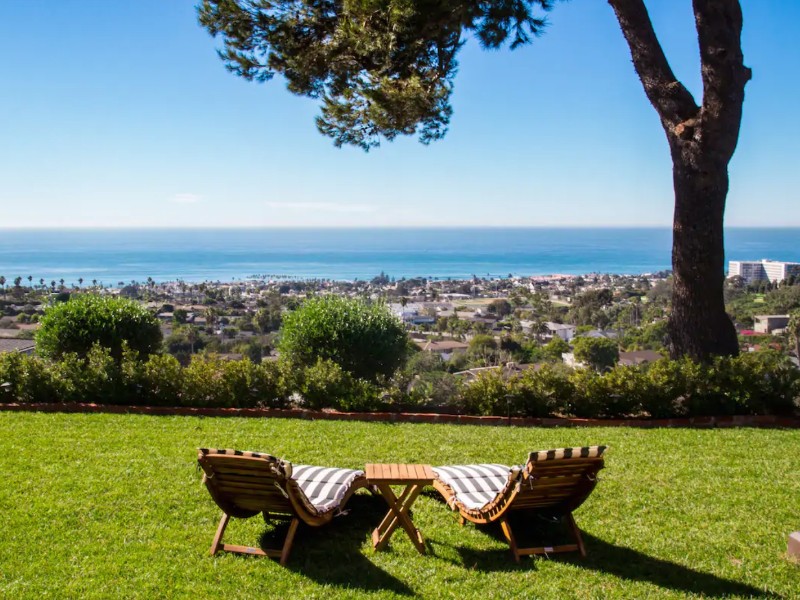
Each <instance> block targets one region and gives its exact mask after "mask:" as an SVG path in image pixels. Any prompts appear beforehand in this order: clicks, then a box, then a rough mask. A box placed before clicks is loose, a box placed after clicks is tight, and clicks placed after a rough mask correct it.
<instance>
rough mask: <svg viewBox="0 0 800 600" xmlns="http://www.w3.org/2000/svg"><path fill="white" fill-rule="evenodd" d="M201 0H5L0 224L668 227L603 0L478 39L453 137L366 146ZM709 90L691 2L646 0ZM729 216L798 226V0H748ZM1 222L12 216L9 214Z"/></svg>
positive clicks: (658, 166) (647, 119)
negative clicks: (488, 44)
mask: <svg viewBox="0 0 800 600" xmlns="http://www.w3.org/2000/svg"><path fill="white" fill-rule="evenodd" d="M194 4H195V2H194V0H136V1H135V2H132V1H125V0H24V1H21V0H0V56H3V60H2V61H0V115H2V117H0V139H2V141H3V143H2V144H0V228H15V227H54V228H66V227H209V226H216V227H298V226H301V227H302V226H308V227H339V226H353V227H413V226H439V227H441V226H512V225H513V226H669V225H670V224H671V222H672V209H673V194H672V175H671V168H672V166H671V161H670V158H669V152H668V148H667V143H666V139H665V136H664V133H663V131H662V129H661V126H660V124H659V121H658V118H657V116H656V113H655V111H654V110H653V108H652V107H651V106H650V104H649V103H648V101H647V99H646V97H645V95H644V92H643V91H642V88H641V84H640V83H639V81H638V79H637V77H636V75H635V72H634V70H633V67H632V65H631V61H630V54H629V51H628V48H627V46H626V44H625V41H624V39H623V37H622V34H621V32H620V30H619V26H618V24H617V22H616V20H615V17H614V14H613V12H612V10H611V8H610V7H609V6H608V4H607V2H605V1H602V0H571V1H570V2H564V3H558V4H557V5H556V7H555V9H554V10H553V11H552V12H551V13H550V15H549V27H548V30H547V32H546V33H545V34H544V35H543V36H542V37H540V38H538V39H536V40H534V42H533V44H531V45H529V46H526V47H523V48H520V49H518V50H515V51H513V52H512V51H510V50H508V49H504V50H500V51H488V52H487V51H483V50H481V49H480V48H479V47H478V45H477V44H476V43H474V42H469V43H467V45H466V46H465V48H464V49H463V50H462V52H461V54H460V58H459V63H460V68H459V73H458V75H457V78H456V82H455V92H454V95H453V98H452V102H453V108H454V114H453V117H452V119H451V123H450V131H449V133H448V135H447V137H446V138H445V139H444V140H441V141H439V142H435V143H433V144H431V145H429V146H425V145H422V144H420V143H419V142H418V141H417V140H416V139H415V138H403V139H398V140H395V141H394V142H384V143H383V144H382V145H381V147H380V148H377V149H374V150H372V151H370V152H369V153H364V152H363V151H362V150H359V149H356V148H342V149H339V148H336V147H334V145H333V143H332V141H331V139H329V138H327V137H324V136H322V135H321V134H319V133H318V132H317V130H316V127H315V125H314V117H315V115H316V114H317V113H318V105H317V104H316V103H315V102H314V101H313V100H310V99H306V98H301V97H298V96H294V95H292V94H290V93H289V92H288V91H286V89H285V85H284V82H283V81H282V80H281V79H280V78H278V77H276V78H275V79H273V80H272V81H271V82H269V83H266V84H257V83H251V82H247V81H245V80H243V79H240V78H237V77H235V76H234V75H232V74H230V73H228V72H227V71H226V70H225V68H224V66H223V64H222V62H221V61H220V60H219V59H218V57H217V56H216V52H215V49H216V48H218V47H219V46H220V41H219V40H214V39H213V38H211V37H210V36H209V35H208V33H207V32H206V31H205V30H204V29H202V28H201V27H200V26H199V25H198V24H197V19H196V13H195V8H194ZM647 5H648V8H649V10H650V14H651V18H652V20H653V22H654V25H655V28H656V31H657V34H658V35H659V38H660V40H661V42H662V45H663V47H664V49H665V52H666V54H667V57H668V58H669V60H670V63H671V65H672V67H673V69H674V71H675V72H676V75H677V76H678V78H679V79H680V80H681V81H683V83H684V84H685V85H686V86H687V87H688V88H689V89H690V90H691V91H692V92H693V93H694V94H695V98H696V99H697V101H698V102H699V101H700V99H701V90H702V86H701V81H700V72H699V58H698V50H697V39H696V31H695V29H694V21H693V16H692V13H691V1H690V0H647ZM742 9H743V12H744V32H743V49H744V55H745V64H747V65H748V66H750V67H751V68H752V69H753V79H752V81H751V82H750V83H749V84H748V86H747V88H746V99H745V105H744V117H743V122H742V130H741V135H740V138H739V146H738V149H737V151H736V154H735V155H734V158H733V160H732V162H731V165H730V176H731V190H730V193H729V196H728V209H727V212H726V223H727V225H729V226H800V202H798V201H797V200H798V192H797V190H798V189H800V168H798V167H799V166H800V161H799V160H798V158H800V156H799V154H800V112H798V110H797V106H798V105H797V98H798V97H799V96H800V77H796V74H797V65H798V64H800V42H799V41H798V38H797V35H796V27H797V23H798V22H800V2H798V1H797V0H742ZM0 235H1V233H0Z"/></svg>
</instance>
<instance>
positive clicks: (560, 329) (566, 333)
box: [545, 321, 578, 342]
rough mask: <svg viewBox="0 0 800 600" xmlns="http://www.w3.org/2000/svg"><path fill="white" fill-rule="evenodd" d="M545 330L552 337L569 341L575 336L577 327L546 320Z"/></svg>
mask: <svg viewBox="0 0 800 600" xmlns="http://www.w3.org/2000/svg"><path fill="white" fill-rule="evenodd" d="M545 326H546V327H547V330H548V331H549V332H550V335H551V336H552V337H556V336H558V337H560V338H561V339H562V340H564V341H565V342H569V341H570V340H572V338H574V337H575V334H576V333H577V331H578V328H577V327H576V326H575V325H566V324H564V323H552V322H550V321H548V322H547V323H545Z"/></svg>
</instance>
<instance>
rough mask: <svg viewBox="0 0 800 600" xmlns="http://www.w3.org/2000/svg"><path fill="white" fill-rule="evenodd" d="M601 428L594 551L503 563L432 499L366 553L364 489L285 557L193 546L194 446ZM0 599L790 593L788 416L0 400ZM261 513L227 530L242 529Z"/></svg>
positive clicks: (275, 448)
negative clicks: (628, 422)
mask: <svg viewBox="0 0 800 600" xmlns="http://www.w3.org/2000/svg"><path fill="white" fill-rule="evenodd" d="M599 443H602V444H608V445H609V446H610V450H609V451H608V453H607V460H606V469H605V470H604V471H603V472H602V473H601V474H602V475H603V477H602V480H601V481H600V483H599V485H598V487H597V489H596V490H595V493H594V494H593V495H592V496H591V497H590V498H589V500H588V501H587V503H586V504H584V506H583V507H581V508H580V509H579V510H578V511H577V512H576V518H577V521H578V524H579V525H580V526H581V528H582V529H583V530H584V532H585V534H586V536H585V537H586V542H587V549H588V552H589V556H588V557H587V558H586V559H583V560H581V559H580V558H579V557H577V556H571V555H561V556H560V557H558V558H554V559H547V558H531V559H528V560H525V561H523V564H522V565H519V566H518V565H516V564H514V562H513V561H512V560H511V558H510V555H509V553H508V551H507V547H506V546H505V545H504V544H503V543H502V542H501V541H499V540H498V539H497V535H496V534H497V532H496V531H495V530H494V529H492V528H489V529H477V528H475V527H474V526H472V525H467V526H466V527H463V528H462V527H459V526H458V524H457V523H456V520H455V516H454V514H453V513H451V512H450V511H449V510H448V509H447V508H446V506H445V505H444V504H442V502H440V501H439V500H438V499H437V497H436V495H435V494H433V493H431V494H429V495H427V494H426V495H425V496H423V497H421V498H420V499H419V500H418V501H417V503H416V504H415V510H414V520H415V523H416V524H417V525H418V526H419V527H420V529H421V530H422V532H423V534H424V535H425V537H426V539H427V541H428V542H429V544H430V553H429V555H427V556H420V555H418V554H417V553H416V551H415V550H414V549H413V547H412V545H411V543H410V542H409V540H408V539H407V538H406V537H405V535H404V533H403V532H402V531H398V532H397V533H396V534H395V536H394V537H393V538H392V542H391V544H390V547H389V550H388V551H387V552H384V553H379V554H376V553H374V552H373V551H372V549H371V547H370V544H369V541H368V540H369V534H370V531H371V529H372V528H373V527H374V526H375V525H376V524H377V522H378V521H379V520H380V518H381V516H382V515H383V513H384V512H385V506H384V505H383V504H382V500H380V499H379V498H374V497H372V496H370V495H369V494H367V493H364V494H363V495H362V493H359V494H358V495H357V496H355V498H354V499H353V500H352V501H351V505H350V508H351V509H352V512H351V513H350V514H349V515H347V516H344V517H341V518H337V519H336V520H335V521H334V523H333V524H332V525H331V526H330V527H327V528H323V529H319V530H309V529H307V528H306V529H302V528H301V530H300V533H299V534H298V538H297V540H296V542H295V546H294V550H293V553H292V556H291V558H290V561H289V565H288V566H287V567H286V568H282V567H280V566H279V565H278V564H277V563H276V562H274V561H272V560H270V559H263V558H254V557H244V556H238V555H218V556H216V557H214V558H212V557H210V556H209V555H208V547H209V545H210V543H211V539H212V537H213V535H214V531H215V529H216V525H217V522H218V519H219V516H220V512H219V509H218V508H217V507H216V505H215V504H214V503H213V502H212V500H211V498H210V496H209V495H208V493H207V491H206V490H205V488H204V487H202V486H201V483H200V481H201V475H200V473H199V472H198V471H197V469H196V467H195V465H196V460H195V456H196V451H195V449H196V448H197V447H198V446H220V447H229V448H231V447H235V448H239V449H249V450H261V451H268V452H271V453H273V454H277V455H279V456H282V457H285V458H287V459H290V460H293V461H295V462H298V463H300V462H303V463H319V464H332V465H338V466H346V467H360V466H361V465H363V464H364V463H365V462H380V461H385V462H404V461H407V462H430V463H432V464H434V465H436V464H447V463H463V462H465V461H469V462H476V461H496V462H505V463H519V462H521V461H522V460H523V458H524V457H525V456H526V453H527V452H528V451H529V450H534V449H546V448H550V447H556V446H574V445H587V444H599ZM0 476H2V483H0V511H1V512H0V515H2V536H1V537H0V598H15V599H16V598H41V597H52V598H91V597H95V598H101V597H102V598H112V597H113V598H117V597H140V598H157V597H167V596H169V597H190V598H269V597H283V598H287V599H288V598H329V597H341V598H356V597H375V598H390V597H401V596H407V597H411V596H421V597H429V598H440V597H445V598H494V597H496V598H534V597H541V598H558V599H562V598H608V597H626V598H650V597H675V598H677V597H686V596H706V597H720V596H725V597H728V596H730V597H751V596H752V597H784V598H792V597H800V565H797V564H794V563H792V562H790V561H789V560H788V559H787V557H786V555H785V550H786V537H787V535H788V533H789V532H790V531H792V530H797V529H800V431H769V430H753V429H738V430H709V431H706V430H637V429H623V428H604V429H522V428H489V427H467V426H446V425H412V424H404V425H392V424H372V423H345V422H326V421H322V422H310V421H301V420H278V419H275V420H269V419H264V420H257V419H212V418H194V417H192V418H189V417H146V416H118V415H55V414H22V413H0ZM270 535H271V533H270V530H269V529H268V527H267V526H266V525H264V522H263V521H262V520H261V519H260V518H253V519H250V520H246V521H234V523H233V524H232V525H231V526H230V527H229V528H228V534H227V535H226V539H228V540H229V541H232V542H234V543H244V544H250V545H255V544H257V543H259V539H260V538H261V537H262V536H267V537H269V536H270Z"/></svg>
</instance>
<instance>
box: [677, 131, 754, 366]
mask: <svg viewBox="0 0 800 600" xmlns="http://www.w3.org/2000/svg"><path fill="white" fill-rule="evenodd" d="M670 142H671V143H670V146H671V149H672V161H673V183H674V186H675V216H674V222H673V237H672V269H673V276H674V281H673V292H672V313H671V314H670V318H669V337H670V354H671V355H672V357H673V358H676V357H679V356H684V355H686V356H690V357H691V358H693V359H695V360H706V359H707V358H708V357H709V356H712V355H736V354H738V352H739V342H738V340H737V337H736V330H735V328H734V326H733V323H732V322H731V319H730V317H728V315H727V314H726V312H725V301H724V298H723V283H724V281H723V280H724V277H725V274H724V268H725V264H724V263H725V246H724V234H723V214H724V211H725V198H726V196H727V194H728V162H727V160H724V159H719V158H716V159H715V158H713V157H708V156H697V154H698V152H697V151H693V150H692V149H691V148H689V147H687V146H688V144H687V143H685V142H683V141H682V140H680V139H673V140H670Z"/></svg>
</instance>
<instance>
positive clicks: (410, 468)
mask: <svg viewBox="0 0 800 600" xmlns="http://www.w3.org/2000/svg"><path fill="white" fill-rule="evenodd" d="M365 471H366V474H367V481H368V482H369V483H370V484H371V485H375V486H376V487H377V488H378V490H379V491H380V493H381V496H383V498H384V500H386V503H387V504H388V505H389V512H388V513H387V514H386V516H385V517H384V518H383V521H381V523H380V525H378V527H377V528H376V529H375V531H373V532H372V546H373V547H374V548H375V550H382V549H383V548H385V547H386V545H387V544H388V543H389V538H391V537H392V533H394V530H395V529H397V526H398V525H400V527H402V528H403V529H405V531H406V533H407V534H408V537H409V538H411V541H412V542H413V544H414V547H415V548H416V549H417V550H418V551H419V553H420V554H425V543H424V542H423V541H422V534H421V533H420V531H419V529H417V528H416V527H414V523H413V522H412V521H411V517H410V516H409V511H410V510H411V505H412V504H414V500H416V499H417V496H419V493H420V492H421V491H422V488H424V487H425V486H426V485H431V484H432V483H433V470H432V469H431V466H430V465H406V464H399V465H390V464H368V465H366V468H365ZM393 485H404V486H406V487H405V489H404V490H403V492H402V493H401V494H400V496H399V497H398V496H395V494H394V491H393V490H392V488H391V486H393Z"/></svg>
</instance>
